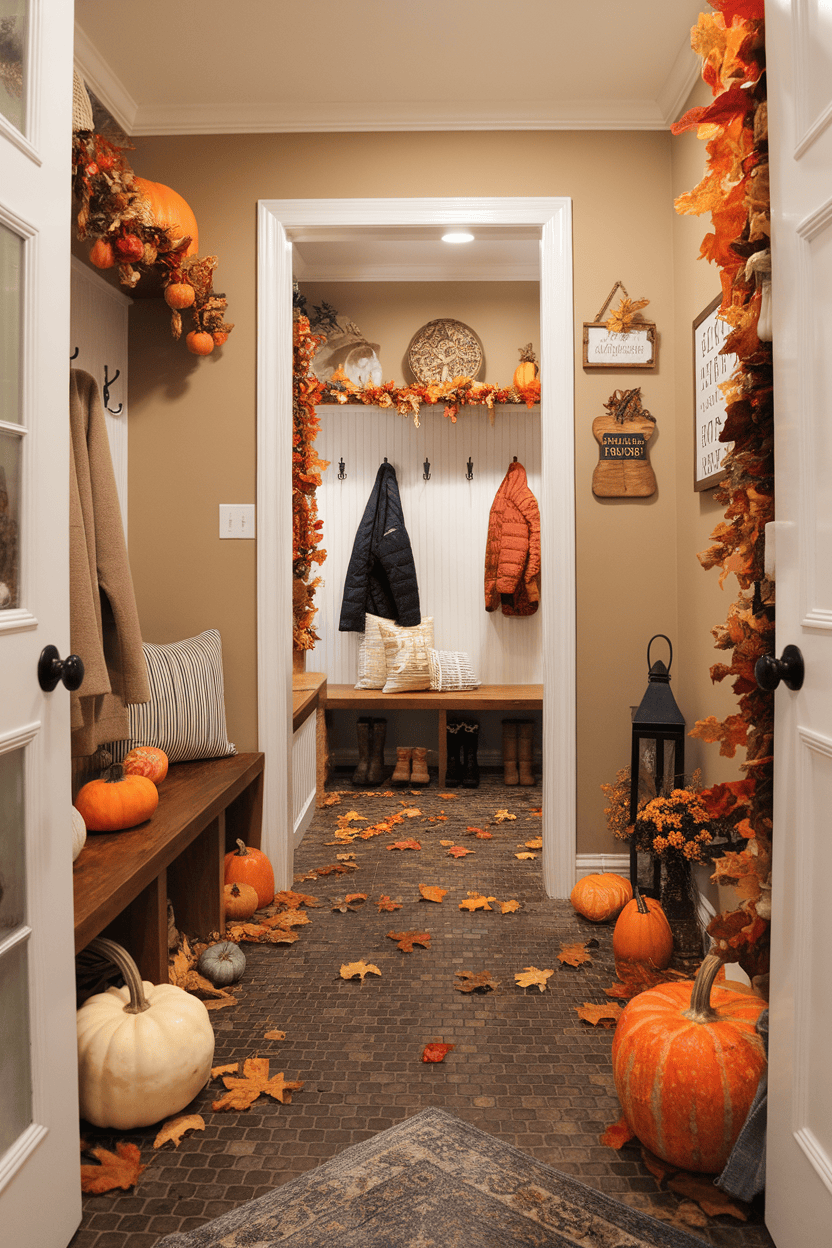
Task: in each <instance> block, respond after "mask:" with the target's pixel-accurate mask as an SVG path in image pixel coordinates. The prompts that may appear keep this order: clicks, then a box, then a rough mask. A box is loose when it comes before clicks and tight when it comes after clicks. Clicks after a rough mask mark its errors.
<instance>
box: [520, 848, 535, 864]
mask: <svg viewBox="0 0 832 1248" xmlns="http://www.w3.org/2000/svg"><path fill="white" fill-rule="evenodd" d="M514 857H515V858H526V859H529V858H530V859H531V860H532V862H536V861H537V854H530V853H528V852H527V851H524V852H523V853H522V854H515V855H514Z"/></svg>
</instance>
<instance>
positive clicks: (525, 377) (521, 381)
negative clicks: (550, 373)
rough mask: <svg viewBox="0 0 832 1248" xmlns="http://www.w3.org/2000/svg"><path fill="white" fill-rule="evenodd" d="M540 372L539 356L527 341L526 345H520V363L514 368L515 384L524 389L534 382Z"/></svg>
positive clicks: (519, 388)
mask: <svg viewBox="0 0 832 1248" xmlns="http://www.w3.org/2000/svg"><path fill="white" fill-rule="evenodd" d="M539 373H540V369H539V368H538V367H537V356H536V355H535V353H534V351H533V350H532V344H531V343H530V342H527V343H526V345H525V347H520V363H519V364H518V365H517V367H516V368H515V370H514V384H515V386H516V387H517V389H518V390H523V389H524V388H525V387H526V386H530V385H531V384H532V382H533V381H534V380H535V378H536V377H537V376H538V374H539Z"/></svg>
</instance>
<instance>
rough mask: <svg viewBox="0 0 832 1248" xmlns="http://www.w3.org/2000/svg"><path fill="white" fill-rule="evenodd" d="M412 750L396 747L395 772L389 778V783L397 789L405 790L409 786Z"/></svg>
mask: <svg viewBox="0 0 832 1248" xmlns="http://www.w3.org/2000/svg"><path fill="white" fill-rule="evenodd" d="M412 755H413V750H411V749H410V748H409V747H405V746H401V745H397V746H396V770H395V771H394V772H393V774H392V776H391V777H390V783H391V784H394V785H395V786H396V787H397V788H402V789H406V788H407V786H408V785H409V784H410V760H411V757H412Z"/></svg>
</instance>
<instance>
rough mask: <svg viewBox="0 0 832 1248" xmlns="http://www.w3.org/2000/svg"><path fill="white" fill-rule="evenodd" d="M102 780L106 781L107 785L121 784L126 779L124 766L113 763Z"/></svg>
mask: <svg viewBox="0 0 832 1248" xmlns="http://www.w3.org/2000/svg"><path fill="white" fill-rule="evenodd" d="M102 779H103V780H106V782H107V784H121V782H122V780H123V779H124V764H123V763H111V764H110V766H109V767H108V768H107V770H106V771H105V772H104V775H103V776H102Z"/></svg>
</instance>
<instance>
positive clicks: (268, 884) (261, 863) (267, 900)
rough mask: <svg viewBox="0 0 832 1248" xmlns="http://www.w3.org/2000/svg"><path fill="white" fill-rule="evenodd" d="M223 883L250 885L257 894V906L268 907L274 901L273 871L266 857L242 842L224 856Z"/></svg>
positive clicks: (238, 842)
mask: <svg viewBox="0 0 832 1248" xmlns="http://www.w3.org/2000/svg"><path fill="white" fill-rule="evenodd" d="M225 883H226V884H250V885H251V886H252V888H253V889H254V890H255V892H256V893H257V905H258V906H268V905H270V904H271V902H273V901H274V871H273V870H272V864H271V863H270V862H269V860H268V858H267V857H266V855H265V854H264V853H263V852H262V851H261V850H259V849H252V848H251V847H250V846H248V845H246V844H245V843H244V842H243V841H237V848H236V849H235V850H232V851H231V853H230V854H226V855H225Z"/></svg>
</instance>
